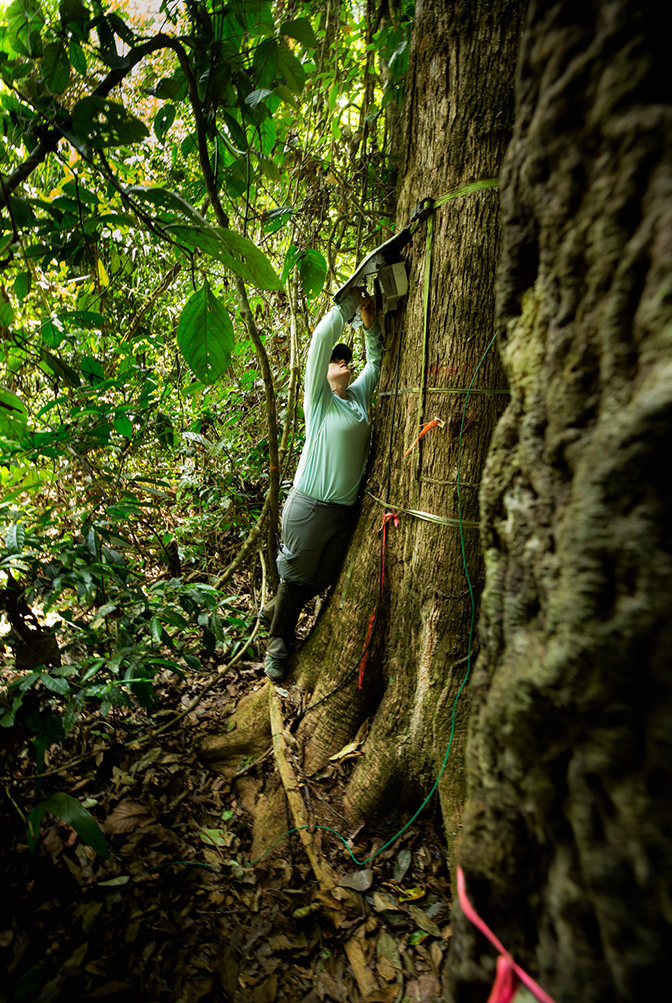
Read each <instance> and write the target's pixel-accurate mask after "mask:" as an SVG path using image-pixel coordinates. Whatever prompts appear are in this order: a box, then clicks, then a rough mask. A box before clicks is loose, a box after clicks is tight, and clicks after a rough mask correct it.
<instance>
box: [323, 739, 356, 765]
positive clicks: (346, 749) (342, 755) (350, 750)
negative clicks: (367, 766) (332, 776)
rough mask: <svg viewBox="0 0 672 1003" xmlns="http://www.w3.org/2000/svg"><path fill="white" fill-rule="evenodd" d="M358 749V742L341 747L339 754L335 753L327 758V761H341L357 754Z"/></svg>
mask: <svg viewBox="0 0 672 1003" xmlns="http://www.w3.org/2000/svg"><path fill="white" fill-rule="evenodd" d="M358 749H359V742H349V743H348V745H344V746H343V748H342V749H341V751H340V752H336V753H334V755H333V756H329V760H330V762H332V763H336V762H339V761H340V760H341V759H346V758H347V757H348V756H352V755H354V754H355V753H357V751H358ZM360 755H361V753H360Z"/></svg>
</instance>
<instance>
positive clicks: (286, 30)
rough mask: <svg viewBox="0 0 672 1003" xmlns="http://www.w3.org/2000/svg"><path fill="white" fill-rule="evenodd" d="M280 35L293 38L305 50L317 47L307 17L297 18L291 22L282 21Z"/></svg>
mask: <svg viewBox="0 0 672 1003" xmlns="http://www.w3.org/2000/svg"><path fill="white" fill-rule="evenodd" d="M280 34H281V35H287V36H288V37H289V38H295V39H296V41H297V42H300V43H301V45H303V46H304V48H306V49H314V48H315V46H316V45H317V39H316V38H315V32H314V31H313V26H312V24H311V23H310V21H309V20H308V18H307V17H297V18H295V19H294V20H293V21H283V23H282V24H281V25H280Z"/></svg>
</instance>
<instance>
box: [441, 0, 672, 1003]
mask: <svg viewBox="0 0 672 1003" xmlns="http://www.w3.org/2000/svg"><path fill="white" fill-rule="evenodd" d="M657 22H658V18H657V16H656V15H655V14H654V9H653V5H651V4H648V5H647V4H644V5H642V4H639V3H636V2H634V0H611V2H606V0H603V2H596V3H584V4H581V5H577V4H574V3H569V2H561V3H558V4H556V5H554V6H552V7H551V6H549V5H548V4H546V3H542V2H539V0H537V2H535V3H533V5H532V7H531V10H530V14H529V19H528V23H527V26H526V29H525V33H524V38H523V43H522V50H521V60H520V64H519V71H518V80H517V114H516V127H515V133H514V139H513V141H512V143H511V145H510V148H509V152H508V154H507V158H506V165H505V169H504V171H503V174H502V211H503V225H504V251H503V258H502V268H501V274H500V285H499V293H498V313H499V326H500V331H501V333H500V338H499V344H500V349H501V353H502V358H503V361H504V365H505V369H506V373H507V376H508V379H509V382H510V386H511V392H512V397H511V403H510V406H509V408H508V410H507V412H506V414H505V416H504V417H503V419H502V421H501V422H500V424H499V426H498V429H497V431H496V434H495V439H494V441H493V447H492V450H491V453H490V457H489V460H488V463H487V466H486V470H485V474H484V483H483V489H482V508H483V516H484V537H483V539H484V550H485V555H486V588H485V592H484V595H483V610H482V622H481V629H480V645H481V654H480V656H479V661H478V665H477V668H476V671H475V674H474V677H473V682H472V692H471V699H472V715H471V721H470V738H469V745H468V775H469V798H468V802H467V806H466V809H465V815H464V833H463V840H462V844H461V849H460V854H459V856H460V861H461V864H462V866H463V868H464V872H465V876H466V884H467V892H468V894H469V895H470V897H471V900H472V903H473V904H474V906H475V907H476V909H477V910H478V911H479V912H480V913H481V915H482V916H483V918H484V919H485V920H486V921H487V923H488V924H489V925H490V927H491V928H492V929H493V930H494V932H495V933H496V934H497V936H498V937H499V938H500V940H501V941H502V942H503V944H504V945H505V946H506V947H507V948H508V949H509V950H510V951H511V952H512V954H513V955H514V957H515V958H516V960H517V961H518V962H519V963H520V964H522V966H523V967H524V968H526V969H527V970H528V971H529V972H530V974H531V975H532V976H533V977H534V978H536V979H537V980H538V982H539V983H540V984H541V985H542V987H543V988H544V989H546V991H547V992H549V993H550V994H551V996H552V997H553V998H554V999H555V1000H556V1003H576V1001H577V1000H580V1001H581V1003H625V1001H627V1003H635V1001H637V1003H640V1001H642V1000H648V999H655V998H657V996H658V995H660V993H661V991H662V992H664V990H661V987H664V986H665V985H668V984H669V977H668V964H669V946H670V943H671V942H672V930H671V929H670V926H671V924H672V905H671V902H672V896H671V880H670V879H671V876H672V844H671V843H670V833H671V832H672V798H671V794H672V749H671V748H670V745H671V744H672V700H671V697H672V617H671V616H670V610H671V609H672V493H671V492H670V479H669V466H670V457H671V456H672V156H671V152H672V138H671V137H672V131H671V125H672V104H671V102H670V97H671V93H670V91H671V88H670V79H669V67H668V54H667V43H666V42H664V41H663V38H662V36H661V32H660V29H661V25H660V24H659V23H657ZM494 964H495V954H494V950H493V949H492V948H491V947H490V946H489V945H488V943H487V941H486V940H485V938H484V937H483V936H482V935H481V934H480V933H477V932H476V931H475V929H474V927H473V926H472V925H471V924H470V923H469V921H468V920H467V919H466V917H465V916H464V915H463V914H462V912H461V910H460V909H459V908H458V907H457V906H456V907H455V908H454V910H453V937H452V947H451V966H452V969H451V970H452V980H453V987H452V992H453V995H452V996H451V998H453V999H454V1000H457V1001H460V1003H462V1001H472V1000H473V1001H480V1000H485V998H486V996H487V988H486V987H487V985H489V984H491V983H492V980H493V975H494Z"/></svg>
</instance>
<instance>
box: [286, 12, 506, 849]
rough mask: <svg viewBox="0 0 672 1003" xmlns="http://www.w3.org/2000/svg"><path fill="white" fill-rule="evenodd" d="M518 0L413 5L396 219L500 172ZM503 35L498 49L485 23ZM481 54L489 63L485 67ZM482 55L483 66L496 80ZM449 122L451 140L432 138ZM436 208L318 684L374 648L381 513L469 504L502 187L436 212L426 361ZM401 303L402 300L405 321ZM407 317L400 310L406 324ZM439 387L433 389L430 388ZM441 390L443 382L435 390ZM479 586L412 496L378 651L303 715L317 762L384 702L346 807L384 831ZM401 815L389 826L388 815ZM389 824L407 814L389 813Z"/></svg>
mask: <svg viewBox="0 0 672 1003" xmlns="http://www.w3.org/2000/svg"><path fill="white" fill-rule="evenodd" d="M518 12H519V5H518V4H515V3H514V4H511V3H498V4H495V5H486V4H474V3H456V4H454V5H452V6H451V9H450V10H447V9H445V8H444V7H443V5H436V4H429V3H422V4H419V5H418V7H417V9H416V21H415V24H414V39H413V43H412V51H411V58H410V68H409V78H408V87H407V105H406V108H407V111H406V138H407V141H406V151H407V152H406V157H407V159H406V164H405V168H404V170H403V172H402V173H403V177H404V180H403V184H402V186H401V189H400V193H399V200H398V218H397V223H398V225H397V229H400V228H401V227H402V226H403V225H405V224H406V223H407V222H408V220H409V218H410V216H411V213H412V211H413V208H414V205H415V203H416V202H417V201H418V200H419V199H421V198H422V197H424V196H426V195H431V196H433V197H439V196H441V195H443V194H444V193H446V192H448V191H450V190H451V189H453V188H456V187H458V186H459V185H461V184H464V183H467V182H471V181H474V180H478V179H482V178H492V177H496V176H497V174H498V171H499V166H500V163H501V159H502V156H503V152H504V149H505V146H506V142H507V140H508V138H509V126H510V122H511V101H512V78H511V67H512V66H513V65H515V55H516V52H517V43H518V38H519V23H520V18H519V13H518ZM484 36H487V37H488V38H489V39H490V46H489V49H488V52H487V53H484V52H483V51H482V38H483V37H484ZM474 60H478V61H479V70H477V71H474ZM481 73H487V75H488V82H489V87H488V89H487V96H486V94H485V93H484V88H483V86H482V79H481ZM437 137H441V141H440V142H437ZM425 237H426V229H425V226H424V225H423V226H422V227H421V228H420V229H419V231H418V233H417V235H416V237H415V240H414V243H413V245H412V248H411V252H410V254H409V256H408V265H409V269H408V271H409V284H410V295H409V299H408V306H407V309H406V314H405V318H404V324H403V334H402V344H401V355H400V368H399V381H398V382H399V390H400V393H399V394H398V397H397V400H396V411H395V418H394V428H393V429H392V431H391V422H392V413H393V410H394V409H395V404H394V401H395V395H394V392H393V391H394V386H395V366H396V358H397V349H398V337H399V336H398V334H397V333H396V332H392V331H391V332H390V334H389V336H388V346H387V352H386V354H385V358H384V363H383V375H382V379H381V384H380V389H379V396H378V400H377V403H376V407H375V437H374V443H373V449H372V456H371V461H370V465H369V475H368V478H367V482H366V486H367V488H368V489H369V491H370V492H371V493H372V494H373V495H375V496H377V497H378V498H382V499H386V495H387V490H386V485H387V474H388V455H389V454H390V447H391V473H390V494H389V504H388V505H386V506H382V505H381V504H379V503H378V502H376V501H374V500H373V499H372V498H371V497H370V495H368V494H366V495H365V496H364V500H363V504H362V512H361V517H360V519H359V522H358V526H357V530H356V532H355V536H354V539H353V543H352V546H351V548H350V551H349V554H348V556H347V558H346V561H345V564H344V568H343V571H342V574H341V577H340V580H339V582H338V583H337V585H336V587H335V588H334V590H333V595H332V597H331V600H330V603H329V605H328V607H327V609H326V610H325V613H324V615H323V617H322V618H321V620H320V622H319V623H318V625H317V627H316V629H315V630H314V632H313V634H312V635H311V637H310V639H309V641H308V643H307V644H306V645H305V647H304V648H303V649H302V651H301V653H300V655H299V659H298V673H297V676H298V679H299V681H300V683H301V685H302V686H304V687H306V688H308V689H311V690H312V689H313V688H314V692H313V696H312V699H313V700H314V701H317V700H320V699H321V698H323V697H324V696H325V695H326V694H327V693H329V692H330V691H331V690H332V689H333V688H334V686H336V685H337V683H339V682H340V681H341V680H342V679H343V678H344V676H346V675H347V673H348V672H349V671H350V670H351V669H352V667H353V666H354V665H356V663H357V661H358V658H359V656H360V654H361V652H362V649H363V645H364V641H365V637H366V632H367V626H368V623H369V618H370V616H371V614H372V612H373V610H374V607H375V603H376V597H377V594H378V582H379V578H380V570H379V562H380V536H379V534H378V530H379V528H380V526H381V522H382V517H383V514H384V512H385V511H386V510H389V511H394V510H395V506H402V507H405V508H409V509H415V510H420V511H424V512H429V513H432V514H436V515H438V516H440V517H449V518H456V517H457V514H458V512H457V503H456V474H457V449H458V432H459V426H460V420H461V415H462V409H463V407H464V401H465V395H464V393H459V392H458V393H445V392H442V391H445V390H448V389H451V390H455V389H457V390H463V389H464V388H465V387H466V386H467V385H468V383H469V381H470V379H471V376H472V374H473V372H474V370H475V368H476V366H477V364H478V361H479V359H480V357H481V355H482V353H483V350H484V348H485V346H486V345H487V343H488V340H489V338H490V336H491V334H492V331H493V318H494V274H495V267H496V261H497V257H498V253H499V200H498V194H497V192H496V191H494V190H490V191H483V192H479V193H477V194H472V195H469V196H466V197H465V198H463V199H461V200H458V201H456V202H452V203H448V204H447V205H446V206H445V207H443V208H441V209H439V210H438V211H437V213H436V216H435V220H434V241H433V255H432V266H431V269H432V272H431V274H432V281H431V284H430V285H431V302H430V311H429V317H430V324H429V332H428V337H427V345H426V351H425V356H426V358H425V363H424V371H423V340H424V334H423V296H422V290H423V279H424V272H425V268H426V266H427V258H426V254H425ZM398 320H399V318H397V321H398ZM397 327H398V324H397ZM422 387H427V388H428V389H427V392H426V393H424V394H421V393H419V392H418V388H422ZM475 387H476V388H477V389H478V390H483V389H500V390H501V389H502V388H505V387H506V384H505V381H504V380H503V378H502V373H501V369H500V366H499V362H498V359H497V357H496V353H494V352H493V353H492V354H491V356H490V357H488V359H487V360H486V361H485V363H484V365H483V368H482V370H481V372H480V373H479V377H478V380H477V382H476V384H475ZM436 391H441V392H436ZM507 399H508V398H507V397H506V396H502V395H496V394H489V393H486V394H483V393H476V394H474V396H473V397H472V398H471V399H470V401H469V405H468V420H467V423H466V428H465V434H464V441H463V447H462V472H461V477H462V486H463V489H462V500H463V517H464V519H465V520H467V521H475V520H477V519H478V509H477V485H478V483H479V480H480V473H481V468H482V464H483V461H484V456H485V451H486V449H487V445H488V443H489V441H490V437H491V434H492V429H493V427H494V424H495V422H496V420H497V418H498V416H499V415H500V414H501V412H502V410H503V407H504V406H505V402H506V401H507ZM420 413H421V414H422V420H423V421H427V420H429V419H431V418H434V417H438V418H440V419H442V420H443V421H444V422H445V426H444V427H443V428H434V429H432V430H431V431H430V432H428V434H427V436H426V437H425V438H423V439H422V440H421V441H420V443H419V444H418V445H417V446H416V447H415V448H414V450H413V451H412V452H411V453H410V455H409V456H407V457H405V456H404V451H405V450H406V449H407V448H408V446H410V444H411V443H412V442H413V440H414V439H415V438H416V436H417V434H418V430H419V429H418V422H419V416H420ZM465 537H466V549H467V555H468V559H469V562H470V567H471V571H472V575H473V577H474V579H475V580H476V582H478V581H479V578H481V577H482V566H481V565H480V563H479V560H480V559H479V556H478V532H477V531H476V532H474V530H473V529H467V530H465ZM469 619H470V604H469V596H468V590H467V586H466V582H465V577H464V571H463V568H462V558H461V551H460V541H459V534H458V531H457V529H456V528H455V526H448V525H437V524H433V523H429V522H426V521H422V520H419V519H417V518H415V517H413V516H410V515H405V514H403V513H401V514H400V525H399V527H396V528H394V527H392V526H390V528H389V529H388V535H387V546H386V554H385V588H384V593H383V599H382V604H381V609H380V618H379V622H378V626H377V629H376V632H375V635H374V639H373V644H372V647H371V652H370V657H369V659H368V663H367V665H366V671H365V676H364V684H363V687H362V689H361V690H359V689H357V676H356V675H354V676H353V677H352V678H351V680H350V681H349V682H348V683H347V684H346V685H345V686H344V687H343V688H342V689H341V690H340V691H339V692H337V693H335V694H334V695H333V696H331V697H330V698H329V699H328V700H327V701H326V702H325V703H324V704H322V705H321V706H320V707H319V708H318V709H317V710H315V711H314V712H310V713H309V714H308V715H307V716H306V718H305V719H304V722H303V724H302V726H301V728H300V729H299V733H298V736H297V737H298V740H299V744H300V746H301V747H302V748H303V755H304V767H305V769H306V771H307V772H314V771H316V770H318V769H319V768H321V767H322V766H323V765H324V763H325V762H326V759H327V757H328V756H329V755H330V754H331V753H333V752H334V751H336V750H337V749H338V748H340V747H341V746H342V745H344V744H345V743H346V742H347V741H349V740H351V739H352V737H353V736H354V734H355V732H356V731H357V729H358V727H359V726H360V725H361V723H362V722H363V721H364V720H365V719H366V718H367V717H370V718H371V730H370V733H369V737H368V739H367V741H366V743H365V746H364V753H365V755H364V756H363V757H362V758H361V759H360V760H359V762H358V766H357V768H356V769H355V771H354V774H353V776H352V778H351V781H350V784H349V788H348V794H347V801H346V810H347V813H348V819H349V822H350V823H351V824H355V823H358V822H360V821H363V820H366V821H367V822H368V829H367V832H369V833H371V835H373V834H375V833H376V832H380V831H381V829H380V825H381V822H382V821H383V820H384V819H387V820H388V822H389V826H390V828H391V827H392V826H396V824H397V821H398V818H399V816H398V813H399V812H401V816H402V817H406V818H407V817H408V809H409V807H411V806H413V807H418V806H419V804H420V801H421V799H422V794H423V793H426V792H428V791H429V789H430V787H431V784H432V780H433V779H434V777H435V776H436V774H437V772H438V768H439V767H440V765H441V763H442V760H443V755H444V752H445V749H446V744H447V740H448V733H449V730H450V717H451V708H452V703H453V701H454V698H455V695H456V692H457V689H458V687H459V685H460V683H461V681H462V679H463V677H464V673H465V670H466V655H467V646H468V644H467V640H468V634H469ZM466 708H467V703H466V699H465V700H464V702H463V703H462V705H461V708H460V712H459V715H458V728H457V738H456V739H455V740H454V744H453V749H452V752H451V761H450V767H449V768H448V770H447V771H446V773H445V774H444V781H443V783H442V786H441V788H440V792H441V797H442V807H443V809H444V816H445V817H446V818H447V822H448V825H447V829H448V832H449V835H450V836H451V837H452V834H453V833H454V832H455V831H456V827H457V819H458V816H459V809H460V806H461V804H462V802H463V799H464V782H463V755H462V739H461V737H460V734H461V733H462V734H463V733H464V731H465V727H464V726H462V728H460V725H461V724H462V723H463V722H464V721H465V720H466ZM388 831H390V830H389V829H388ZM392 831H394V830H393V829H392Z"/></svg>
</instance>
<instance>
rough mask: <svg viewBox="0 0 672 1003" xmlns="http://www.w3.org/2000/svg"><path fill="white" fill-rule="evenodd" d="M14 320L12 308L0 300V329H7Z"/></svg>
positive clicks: (9, 304)
mask: <svg viewBox="0 0 672 1003" xmlns="http://www.w3.org/2000/svg"><path fill="white" fill-rule="evenodd" d="M13 320H14V307H13V306H12V304H11V303H5V302H3V301H2V300H0V327H9V326H10V325H11V323H12V321H13Z"/></svg>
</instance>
